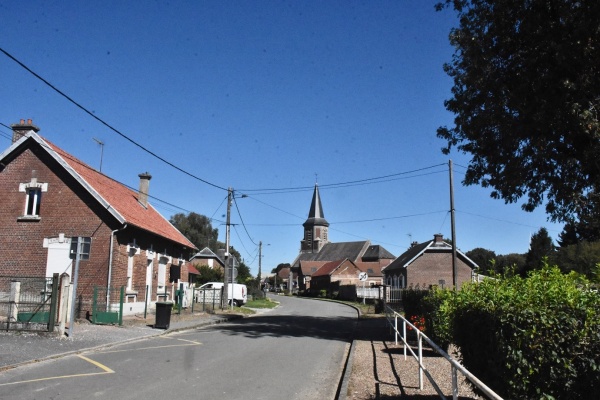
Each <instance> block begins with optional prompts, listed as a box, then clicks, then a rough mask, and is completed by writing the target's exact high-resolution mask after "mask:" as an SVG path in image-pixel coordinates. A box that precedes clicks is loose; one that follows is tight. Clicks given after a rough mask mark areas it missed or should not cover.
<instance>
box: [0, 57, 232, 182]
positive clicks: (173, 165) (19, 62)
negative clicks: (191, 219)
mask: <svg viewBox="0 0 600 400" xmlns="http://www.w3.org/2000/svg"><path fill="white" fill-rule="evenodd" d="M0 51H1V52H2V53H4V54H5V55H6V56H7V57H9V58H10V59H11V60H13V61H14V62H16V63H17V64H19V65H20V66H21V67H22V68H24V69H25V70H26V71H27V72H29V73H30V74H32V75H33V76H35V77H36V78H38V79H39V80H41V81H42V82H44V83H45V84H46V85H47V86H49V87H50V88H52V89H53V90H54V91H55V92H57V93H58V94H60V95H61V96H63V97H64V98H65V99H67V100H68V101H69V102H71V103H72V104H74V105H75V106H76V107H78V108H79V109H81V110H82V111H83V112H85V113H86V114H88V115H89V116H90V117H92V118H94V119H95V120H96V121H98V122H100V123H101V124H102V125H104V126H106V127H107V128H108V129H110V130H111V131H113V132H115V133H116V134H118V135H119V136H121V137H122V138H123V139H125V140H127V141H128V142H130V143H132V144H133V145H135V146H137V147H139V148H140V149H142V150H143V151H145V152H146V153H148V154H150V155H151V156H153V157H155V158H156V159H158V160H160V161H162V162H163V163H165V164H167V165H168V166H170V167H172V168H175V169H176V170H177V171H179V172H182V173H184V174H185V175H187V176H189V177H191V178H194V179H196V180H198V181H200V182H202V183H205V184H207V185H210V186H212V187H215V188H217V189H221V190H225V191H226V190H227V189H226V188H224V187H222V186H219V185H216V184H214V183H211V182H209V181H207V180H205V179H202V178H200V177H198V176H196V175H194V174H192V173H191V172H188V171H186V170H184V169H183V168H180V167H178V166H177V165H175V164H173V163H172V162H170V161H167V160H166V159H164V158H163V157H161V156H159V155H158V154H156V153H154V152H152V151H151V150H149V149H147V148H146V147H144V146H142V145H141V144H139V143H138V142H136V141H135V140H133V139H131V138H130V137H129V136H127V135H125V134H124V133H122V132H121V131H119V130H118V129H117V128H114V127H113V126H112V125H110V124H109V123H107V122H105V121H104V120H103V119H102V118H100V117H97V116H96V115H95V114H94V113H93V112H91V111H89V110H88V109H87V108H85V107H84V106H82V105H81V104H79V103H78V102H76V101H75V100H73V99H72V98H71V97H69V96H68V95H66V94H65V93H63V92H62V91H61V90H59V89H58V88H57V87H55V86H54V85H52V84H51V83H50V82H48V81H47V80H46V79H44V78H42V77H41V76H40V75H38V74H37V73H35V72H34V71H33V70H31V69H30V68H29V67H28V66H26V65H25V64H23V63H22V62H21V61H19V60H17V59H16V58H15V57H13V56H12V55H11V54H9V53H8V52H7V51H6V50H4V49H3V48H1V47H0Z"/></svg>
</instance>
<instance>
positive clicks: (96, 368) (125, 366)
mask: <svg viewBox="0 0 600 400" xmlns="http://www.w3.org/2000/svg"><path fill="white" fill-rule="evenodd" d="M276 299H277V300H278V301H280V302H281V305H280V307H278V308H277V309H275V310H272V311H269V312H267V313H264V314H260V315H258V316H254V317H251V318H244V319H241V320H236V321H235V322H233V323H227V324H219V325H214V326H211V327H206V328H201V329H194V330H189V331H182V332H177V333H173V334H170V335H164V336H159V337H153V338H147V339H143V340H140V341H137V342H133V343H126V344H123V345H120V346H114V347H111V348H109V349H106V350H104V351H102V350H98V351H94V352H89V353H84V354H81V355H71V356H67V357H64V358H60V359H56V360H49V361H45V362H41V363H37V364H31V365H26V366H22V367H19V368H15V369H12V370H8V371H4V372H2V373H1V374H0V393H1V395H0V397H1V398H2V399H3V400H10V399H19V400H21V399H59V398H60V399H61V400H63V399H64V400H70V399H73V400H75V399H77V400H79V399H86V398H90V399H92V398H99V399H109V398H110V399H115V398H118V399H123V400H126V399H178V398H181V399H187V398H190V397H191V398H195V399H227V400H230V399H245V400H247V399H265V400H271V399H273V400H274V399H308V400H310V399H319V400H321V399H334V398H335V393H336V390H337V387H338V384H339V382H340V378H341V374H342V369H343V366H344V365H343V364H344V362H345V360H346V353H347V351H348V348H349V345H350V341H351V337H352V332H353V330H354V327H355V324H356V321H357V312H356V310H354V309H353V308H350V307H347V306H344V305H340V304H336V303H330V302H322V301H315V300H310V299H302V298H291V297H284V296H277V297H276Z"/></svg>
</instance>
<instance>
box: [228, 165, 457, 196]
mask: <svg viewBox="0 0 600 400" xmlns="http://www.w3.org/2000/svg"><path fill="white" fill-rule="evenodd" d="M445 165H446V164H436V165H431V166H428V167H424V168H418V169H414V170H410V171H405V172H397V173H394V174H389V175H383V176H377V177H374V178H365V179H357V180H353V181H347V182H338V183H330V184H319V189H332V188H338V187H347V186H357V185H362V184H367V183H380V182H388V181H390V180H395V179H399V178H398V177H399V176H402V175H408V174H414V173H415V172H421V171H425V170H429V169H432V168H437V167H440V166H445ZM438 172H445V171H437V172H432V173H438ZM416 176H421V175H416ZM411 177H412V176H411ZM390 178H395V179H390ZM313 188H314V186H298V187H287V188H265V189H239V190H240V191H242V192H265V193H253V194H255V195H256V194H267V193H291V192H297V191H305V190H312V189H313Z"/></svg>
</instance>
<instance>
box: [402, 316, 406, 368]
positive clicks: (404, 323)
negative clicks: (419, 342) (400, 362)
mask: <svg viewBox="0 0 600 400" xmlns="http://www.w3.org/2000/svg"><path fill="white" fill-rule="evenodd" d="M402 342H403V343H404V359H405V360H406V321H402Z"/></svg>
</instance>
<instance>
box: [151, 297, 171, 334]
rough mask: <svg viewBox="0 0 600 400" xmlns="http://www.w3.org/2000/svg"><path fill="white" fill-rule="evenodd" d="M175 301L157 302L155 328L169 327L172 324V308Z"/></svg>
mask: <svg viewBox="0 0 600 400" xmlns="http://www.w3.org/2000/svg"><path fill="white" fill-rule="evenodd" d="M172 308H173V303H172V302H170V301H165V302H158V301H157V302H156V321H155V323H154V327H155V328H161V329H169V325H170V324H171V309H172Z"/></svg>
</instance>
